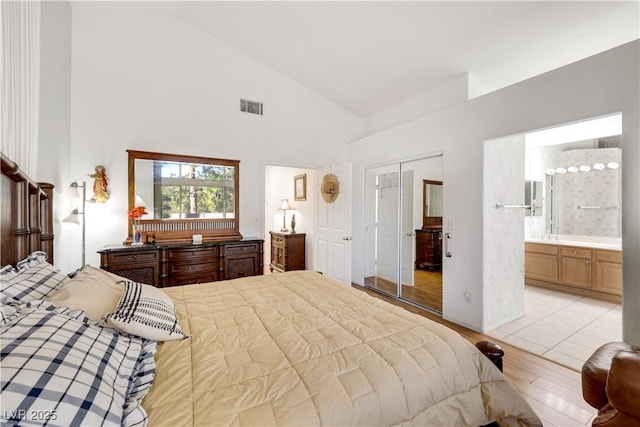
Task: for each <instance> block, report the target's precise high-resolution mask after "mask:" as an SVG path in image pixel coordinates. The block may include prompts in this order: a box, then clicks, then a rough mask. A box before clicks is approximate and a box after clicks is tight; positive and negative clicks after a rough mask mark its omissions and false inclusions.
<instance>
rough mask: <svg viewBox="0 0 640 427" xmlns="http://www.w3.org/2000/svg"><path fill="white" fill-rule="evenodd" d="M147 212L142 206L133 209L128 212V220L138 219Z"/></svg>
mask: <svg viewBox="0 0 640 427" xmlns="http://www.w3.org/2000/svg"><path fill="white" fill-rule="evenodd" d="M148 213H149V212H147V211H146V210H145V209H144V206H138V207H137V208H133V209H131V210H130V211H129V219H139V218H140V217H141V216H142V215H146V214H148Z"/></svg>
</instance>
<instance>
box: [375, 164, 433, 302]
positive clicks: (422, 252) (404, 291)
mask: <svg viewBox="0 0 640 427" xmlns="http://www.w3.org/2000/svg"><path fill="white" fill-rule="evenodd" d="M442 164H443V161H442V155H436V156H430V157H424V158H420V159H416V160H410V161H406V162H400V163H394V164H386V165H379V166H374V167H370V168H367V169H365V207H366V209H365V286H366V287H368V288H371V289H373V290H376V291H378V292H382V293H384V294H387V295H389V296H393V297H395V298H399V299H402V300H405V301H408V302H410V303H412V304H415V305H418V306H420V307H422V308H425V309H427V310H429V311H432V312H435V313H438V314H441V313H442V285H443V278H442V206H443V191H442V189H443V186H442V175H443V174H442V169H443V167H442Z"/></svg>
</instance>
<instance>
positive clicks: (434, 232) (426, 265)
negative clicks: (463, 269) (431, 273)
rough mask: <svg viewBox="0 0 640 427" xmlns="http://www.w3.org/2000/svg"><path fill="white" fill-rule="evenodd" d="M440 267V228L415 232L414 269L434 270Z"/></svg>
mask: <svg viewBox="0 0 640 427" xmlns="http://www.w3.org/2000/svg"><path fill="white" fill-rule="evenodd" d="M441 265H442V228H439V227H434V228H422V229H419V230H416V268H417V269H419V270H420V269H428V270H436V269H440V266H441Z"/></svg>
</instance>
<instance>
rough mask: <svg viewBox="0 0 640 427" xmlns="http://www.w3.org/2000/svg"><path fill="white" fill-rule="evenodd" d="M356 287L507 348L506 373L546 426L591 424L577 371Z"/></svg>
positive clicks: (473, 338)
mask: <svg viewBox="0 0 640 427" xmlns="http://www.w3.org/2000/svg"><path fill="white" fill-rule="evenodd" d="M353 287H354V288H355V289H359V290H361V291H363V292H366V293H368V294H370V295H372V296H375V297H378V298H381V299H383V300H385V301H388V302H390V303H391V304H394V305H398V306H400V307H403V308H405V309H407V310H409V311H411V312H413V313H417V314H419V315H421V316H424V317H426V318H429V319H431V320H434V321H436V322H439V323H442V324H444V325H446V326H448V327H450V328H451V329H453V330H455V331H457V332H458V333H460V334H461V335H462V336H463V337H465V338H466V339H468V340H469V341H471V342H472V343H473V344H475V343H476V342H478V341H484V340H486V341H493V342H495V343H497V344H499V345H500V346H501V347H502V348H503V350H504V351H505V357H504V361H503V363H504V373H505V375H506V376H507V378H509V380H510V381H511V383H512V384H513V385H514V386H515V387H516V388H517V389H518V391H519V392H520V393H522V395H523V396H524V397H525V398H526V399H527V401H528V402H529V405H531V407H532V408H533V410H534V411H536V413H537V414H538V416H539V417H540V418H541V419H542V422H543V423H544V425H545V426H550V427H553V426H562V427H567V426H571V427H573V426H590V425H591V422H592V421H593V418H594V417H595V415H596V410H595V409H593V408H592V407H591V406H589V404H587V403H586V402H585V401H584V400H583V398H582V386H581V379H580V374H579V373H578V372H576V371H574V370H572V369H568V368H565V367H564V366H561V365H558V364H556V363H553V362H551V361H549V360H546V359H543V358H541V357H538V356H536V355H534V354H532V353H529V352H526V351H524V350H521V349H519V348H516V347H513V346H511V345H509V344H506V343H503V342H501V341H499V340H496V339H495V338H491V337H488V336H486V335H483V334H480V333H478V332H475V331H472V330H470V329H467V328H464V327H462V326H460V325H456V324H454V323H451V322H448V321H446V320H444V319H442V318H441V317H439V316H437V315H435V314H431V313H429V312H427V311H425V310H421V309H419V308H417V307H414V306H412V305H410V304H407V303H403V302H402V301H398V300H395V299H393V298H390V297H387V296H385V295H382V294H380V293H379V292H375V291H373V290H371V289H367V288H365V287H362V286H358V285H353Z"/></svg>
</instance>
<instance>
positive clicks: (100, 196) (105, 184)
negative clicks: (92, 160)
mask: <svg viewBox="0 0 640 427" xmlns="http://www.w3.org/2000/svg"><path fill="white" fill-rule="evenodd" d="M89 178H93V197H92V198H91V201H92V202H97V203H104V202H106V201H107V200H109V178H108V177H107V169H106V168H105V167H104V166H102V165H98V166H96V167H95V173H93V174H91V175H89Z"/></svg>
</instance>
